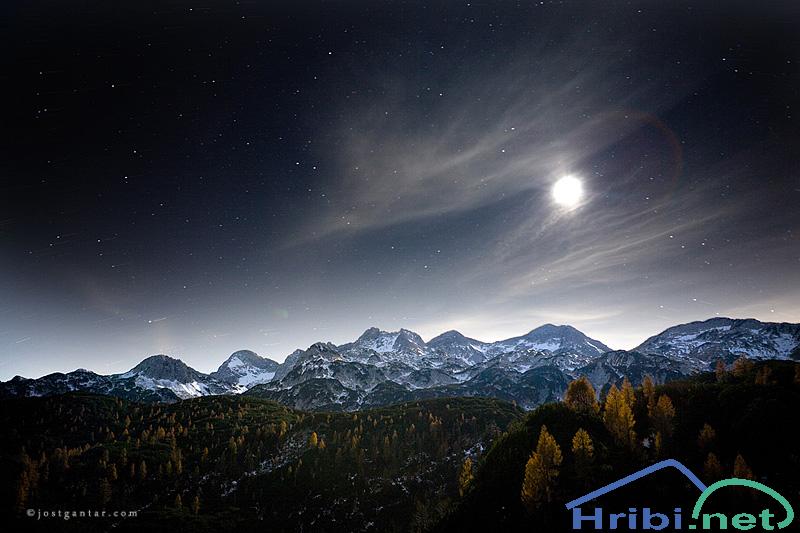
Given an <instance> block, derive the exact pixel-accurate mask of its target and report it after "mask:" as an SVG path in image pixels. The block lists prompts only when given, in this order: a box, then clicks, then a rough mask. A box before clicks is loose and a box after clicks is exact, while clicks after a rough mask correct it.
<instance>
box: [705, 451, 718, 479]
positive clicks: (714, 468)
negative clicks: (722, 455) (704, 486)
mask: <svg viewBox="0 0 800 533" xmlns="http://www.w3.org/2000/svg"><path fill="white" fill-rule="evenodd" d="M703 478H704V479H705V481H706V482H707V483H713V482H715V481H719V479H720V478H722V465H721V464H720V462H719V459H718V458H717V456H716V454H714V453H712V452H709V453H708V456H706V461H705V463H703Z"/></svg>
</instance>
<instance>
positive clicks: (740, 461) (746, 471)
mask: <svg viewBox="0 0 800 533" xmlns="http://www.w3.org/2000/svg"><path fill="white" fill-rule="evenodd" d="M733 477H736V478H739V479H753V471H752V470H750V467H749V466H747V463H746V462H745V460H744V457H742V454H737V455H736V460H735V461H734V462H733Z"/></svg>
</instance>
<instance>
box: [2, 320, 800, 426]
mask: <svg viewBox="0 0 800 533" xmlns="http://www.w3.org/2000/svg"><path fill="white" fill-rule="evenodd" d="M740 356H746V357H748V358H752V359H795V360H800V324H789V323H769V322H760V321H758V320H754V319H742V320H739V319H730V318H712V319H709V320H705V321H701V322H692V323H689V324H682V325H678V326H674V327H671V328H669V329H667V330H665V331H664V332H662V333H660V334H658V335H655V336H653V337H650V338H649V339H647V340H646V341H645V342H643V343H642V344H641V345H639V346H638V347H636V348H634V349H633V350H612V349H610V348H609V347H608V346H606V345H605V344H603V343H602V342H600V341H598V340H595V339H592V338H589V337H588V336H586V335H585V334H583V333H581V332H580V331H578V330H577V329H575V328H573V327H572V326H555V325H552V324H546V325H544V326H541V327H538V328H536V329H534V330H532V331H530V332H528V333H527V334H525V335H522V336H519V337H514V338H510V339H506V340H502V341H497V342H482V341H478V340H475V339H471V338H468V337H466V336H464V335H462V334H461V333H459V332H457V331H448V332H445V333H442V334H441V335H439V336H437V337H435V338H433V339H431V340H430V341H428V342H425V341H424V340H423V339H422V337H420V336H419V335H418V334H416V333H414V332H413V331H409V330H406V329H401V330H399V331H395V332H387V331H381V330H379V329H378V328H370V329H368V330H366V331H365V332H364V333H363V334H362V335H361V336H360V337H359V338H358V339H356V340H355V341H353V342H351V343H347V344H342V345H339V346H337V345H334V344H331V343H321V342H320V343H315V344H313V345H311V346H310V347H309V348H308V349H306V350H296V351H294V352H293V353H291V354H290V355H288V356H287V357H286V359H285V360H284V362H283V363H278V362H276V361H273V360H271V359H267V358H264V357H260V356H259V355H257V354H256V353H254V352H252V351H249V350H240V351H237V352H235V353H233V354H232V355H231V356H230V357H229V358H228V359H227V360H226V361H225V362H224V363H222V365H220V367H219V368H218V369H217V370H216V371H215V372H212V373H210V374H204V373H202V372H199V371H197V370H195V369H193V368H191V367H189V366H187V365H186V364H185V363H184V362H183V361H181V360H179V359H175V358H172V357H169V356H166V355H153V356H151V357H148V358H146V359H145V360H143V361H142V362H141V363H139V364H138V365H136V366H135V367H134V368H132V369H131V370H129V371H128V372H125V373H123V374H114V375H100V374H95V373H94V372H91V371H88V370H84V369H79V370H75V371H73V372H69V373H66V374H62V373H54V374H49V375H47V376H44V377H41V378H38V379H28V378H23V377H20V376H16V377H14V378H13V379H11V380H10V381H7V382H0V397H12V396H49V395H55V394H63V393H66V392H71V391H86V392H92V393H96V394H103V395H110V396H116V397H120V398H125V399H128V400H134V401H140V402H174V401H178V400H182V399H187V398H192V397H198V396H209V395H225V394H245V395H248V396H254V397H260V398H266V399H271V400H276V401H279V402H281V403H283V404H286V405H289V406H291V407H295V408H298V409H311V410H335V411H339V410H356V409H361V408H365V407H377V406H381V405H388V404H393V403H398V402H402V401H411V400H419V399H428V398H442V397H454V396H459V397H493V398H499V399H503V400H508V401H514V402H516V403H517V404H518V405H519V406H521V407H523V408H526V409H531V408H533V407H535V406H537V405H540V404H542V403H545V402H548V401H552V400H556V399H559V398H560V397H561V396H562V394H563V393H564V391H565V390H566V387H567V385H568V383H569V382H570V381H571V380H572V379H574V378H576V377H578V376H582V375H585V376H587V377H588V378H589V380H590V381H591V382H592V383H593V384H594V386H595V388H596V389H598V391H601V390H604V389H607V388H608V387H610V385H611V384H612V383H619V382H620V381H621V380H622V379H623V378H624V377H628V379H630V380H631V381H632V382H634V383H639V382H640V381H641V379H642V378H643V377H644V376H645V375H650V376H651V377H652V378H653V379H654V380H655V381H656V382H657V383H663V382H665V381H669V380H673V379H677V378H680V377H683V376H687V375H690V374H693V373H696V372H699V371H704V370H709V369H710V368H711V367H712V366H713V365H714V364H715V363H716V361H718V360H720V359H721V360H723V361H725V362H726V363H727V364H730V363H731V362H732V361H733V360H735V359H736V358H738V357H740Z"/></svg>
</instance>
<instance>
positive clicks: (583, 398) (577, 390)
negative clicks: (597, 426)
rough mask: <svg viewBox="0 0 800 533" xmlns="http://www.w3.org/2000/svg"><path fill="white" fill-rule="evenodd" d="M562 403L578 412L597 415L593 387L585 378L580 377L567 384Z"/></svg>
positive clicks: (598, 408)
mask: <svg viewBox="0 0 800 533" xmlns="http://www.w3.org/2000/svg"><path fill="white" fill-rule="evenodd" d="M564 403H566V404H567V407H569V408H570V409H572V410H573V411H578V412H584V413H597V412H598V411H599V410H600V407H599V406H598V404H597V399H596V394H595V390H594V387H593V386H592V383H591V382H590V381H589V379H588V378H587V377H586V376H581V377H579V378H578V379H576V380H574V381H572V382H571V383H570V384H569V386H568V387H567V392H566V394H565V395H564Z"/></svg>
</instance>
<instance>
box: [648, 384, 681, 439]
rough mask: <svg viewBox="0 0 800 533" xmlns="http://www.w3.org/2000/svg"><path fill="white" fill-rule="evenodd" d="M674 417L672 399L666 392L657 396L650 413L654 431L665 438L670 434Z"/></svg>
mask: <svg viewBox="0 0 800 533" xmlns="http://www.w3.org/2000/svg"><path fill="white" fill-rule="evenodd" d="M674 418H675V406H674V405H672V400H671V399H670V397H669V396H667V395H666V394H662V395H661V396H659V397H658V401H657V402H656V405H655V407H654V408H653V412H652V413H651V415H650V422H651V423H652V425H653V429H655V431H656V433H661V436H662V437H664V438H666V437H670V436H671V435H672V431H673V423H672V420H673V419H674Z"/></svg>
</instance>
